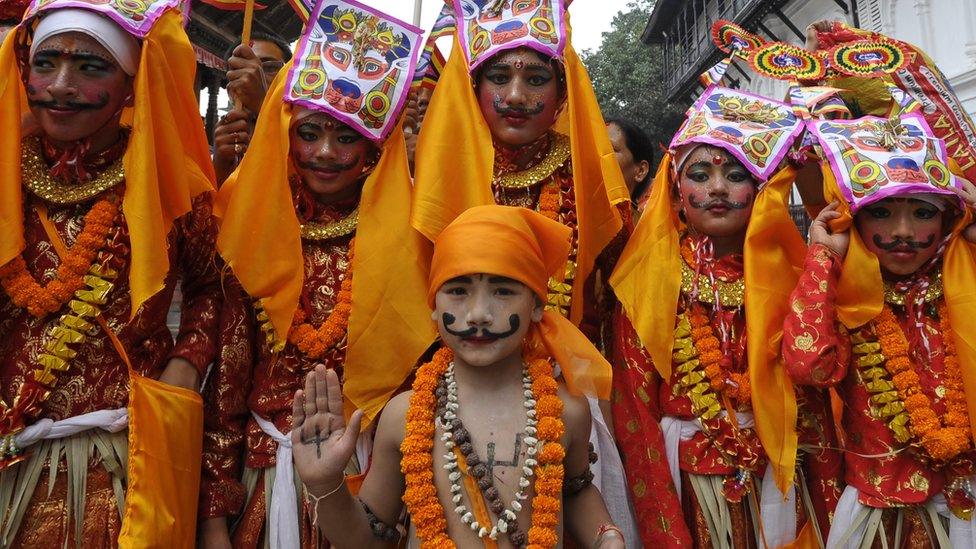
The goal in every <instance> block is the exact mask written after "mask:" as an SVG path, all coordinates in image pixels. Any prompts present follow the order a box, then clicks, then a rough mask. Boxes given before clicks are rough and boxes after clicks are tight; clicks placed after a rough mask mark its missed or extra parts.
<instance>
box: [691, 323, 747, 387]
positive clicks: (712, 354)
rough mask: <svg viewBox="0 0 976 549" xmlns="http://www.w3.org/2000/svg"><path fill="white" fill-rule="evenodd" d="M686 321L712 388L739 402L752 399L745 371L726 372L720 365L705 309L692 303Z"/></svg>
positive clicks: (719, 355) (713, 332) (716, 340)
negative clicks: (689, 324) (688, 323)
mask: <svg viewBox="0 0 976 549" xmlns="http://www.w3.org/2000/svg"><path fill="white" fill-rule="evenodd" d="M687 315H688V321H689V322H690V323H691V340H692V342H693V343H694V346H695V349H696V350H697V351H698V360H699V361H700V363H701V366H702V368H703V369H704V370H705V374H706V375H707V376H708V380H709V384H710V386H711V388H712V390H714V391H717V392H721V393H725V394H726V395H727V396H729V397H730V398H734V399H736V400H737V401H739V402H740V403H747V402H750V401H751V400H752V392H751V389H750V387H749V376H748V375H747V374H745V373H739V372H728V371H726V369H725V368H724V367H723V366H722V362H723V360H722V359H723V358H724V356H723V355H722V351H721V349H720V348H719V347H720V344H719V341H718V338H717V337H715V331H714V330H713V329H712V324H711V322H710V321H709V319H708V315H707V314H705V310H704V309H703V308H702V307H701V306H699V305H697V304H692V305H691V307H689V308H688V312H687Z"/></svg>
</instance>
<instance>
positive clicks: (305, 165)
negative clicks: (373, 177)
mask: <svg viewBox="0 0 976 549" xmlns="http://www.w3.org/2000/svg"><path fill="white" fill-rule="evenodd" d="M358 162H359V161H358V160H352V161H350V162H347V163H345V164H341V163H335V164H316V163H314V162H302V161H296V164H298V167H299V168H301V169H303V170H311V171H315V172H344V171H346V170H349V169H351V168H352V167H353V166H355V165H356V164H357V163H358Z"/></svg>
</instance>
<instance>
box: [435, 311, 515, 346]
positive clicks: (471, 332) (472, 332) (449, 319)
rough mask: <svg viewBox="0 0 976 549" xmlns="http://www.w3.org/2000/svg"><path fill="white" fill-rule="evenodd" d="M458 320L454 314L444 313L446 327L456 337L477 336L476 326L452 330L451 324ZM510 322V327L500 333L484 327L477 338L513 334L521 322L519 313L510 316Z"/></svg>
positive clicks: (501, 336) (503, 336)
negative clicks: (456, 330)
mask: <svg viewBox="0 0 976 549" xmlns="http://www.w3.org/2000/svg"><path fill="white" fill-rule="evenodd" d="M456 320H457V319H456V318H454V315H452V314H450V313H444V315H443V321H444V329H445V330H447V333H449V334H451V335H452V336H455V337H460V338H461V339H472V338H475V336H476V334H477V333H478V328H477V327H475V326H472V327H471V328H468V329H467V330H462V331H460V332H455V331H454V330H452V329H451V328H450V326H451V324H454V322H455V321H456ZM508 324H509V329H508V330H505V331H504V332H499V333H495V332H492V331H491V330H489V329H488V328H482V329H481V335H480V336H477V339H480V340H492V339H503V338H506V337H509V336H511V335H513V334H514V333H515V332H517V331H518V329H519V325H520V324H521V321H520V320H519V317H518V315H511V316H509V317H508Z"/></svg>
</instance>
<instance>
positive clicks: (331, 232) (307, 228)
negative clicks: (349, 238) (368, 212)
mask: <svg viewBox="0 0 976 549" xmlns="http://www.w3.org/2000/svg"><path fill="white" fill-rule="evenodd" d="M358 223H359V208H358V207H357V208H356V209H355V210H353V211H352V213H351V214H349V215H347V216H346V217H344V218H343V219H340V220H339V221H333V222H331V223H314V222H308V223H304V224H302V238H304V239H305V240H331V239H333V238H339V237H340V236H346V235H347V234H352V233H353V232H354V231H355V230H356V225H357V224H358Z"/></svg>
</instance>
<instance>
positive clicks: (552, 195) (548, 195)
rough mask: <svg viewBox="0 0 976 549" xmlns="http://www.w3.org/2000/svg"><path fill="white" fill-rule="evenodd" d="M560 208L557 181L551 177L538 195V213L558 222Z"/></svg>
mask: <svg viewBox="0 0 976 549" xmlns="http://www.w3.org/2000/svg"><path fill="white" fill-rule="evenodd" d="M561 207H562V196H561V193H560V190H559V180H558V178H555V177H553V178H552V180H550V181H549V182H548V183H546V185H545V186H544V187H543V188H542V192H541V193H539V213H540V214H542V215H544V216H546V217H548V218H549V219H551V220H553V221H559V210H560V208H561Z"/></svg>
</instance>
